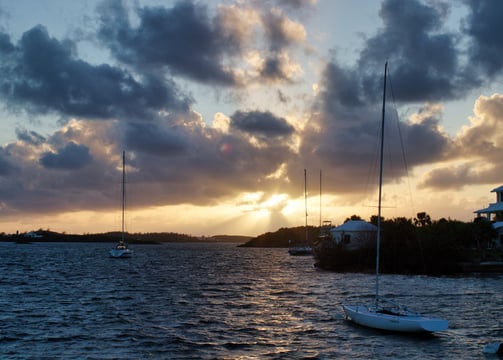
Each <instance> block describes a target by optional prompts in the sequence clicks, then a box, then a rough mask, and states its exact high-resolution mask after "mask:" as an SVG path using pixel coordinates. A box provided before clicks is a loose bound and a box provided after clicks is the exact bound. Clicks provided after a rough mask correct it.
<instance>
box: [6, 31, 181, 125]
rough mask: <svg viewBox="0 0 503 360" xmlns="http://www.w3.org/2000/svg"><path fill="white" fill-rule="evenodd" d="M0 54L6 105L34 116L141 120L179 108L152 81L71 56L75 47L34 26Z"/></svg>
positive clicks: (166, 89) (166, 88) (164, 87)
mask: <svg viewBox="0 0 503 360" xmlns="http://www.w3.org/2000/svg"><path fill="white" fill-rule="evenodd" d="M2 49H7V51H3V52H1V53H0V71H1V72H2V77H1V78H0V91H1V93H2V95H3V97H4V98H5V99H6V100H7V101H8V103H9V104H10V105H13V106H17V107H20V108H21V107H22V108H24V109H27V110H28V111H31V112H34V113H47V112H51V111H55V112H59V113H61V114H63V115H67V116H82V117H88V118H110V117H120V116H124V117H147V116H152V113H153V111H155V110H157V109H159V108H172V109H173V108H175V109H180V108H182V109H185V108H186V107H187V105H186V103H185V102H183V101H180V100H179V98H178V96H177V93H176V89H175V88H174V86H172V85H173V84H170V83H169V82H168V83H167V84H166V83H163V82H161V81H160V80H159V79H156V78H154V77H149V78H144V79H142V81H141V82H140V81H138V80H135V79H134V78H133V77H132V76H131V75H130V74H128V73H127V72H125V71H124V70H121V69H119V68H115V67H112V66H110V65H99V66H93V65H90V64H88V63H86V62H84V61H82V60H79V59H77V58H76V56H75V44H74V43H72V42H71V41H58V40H57V39H54V38H51V37H50V36H49V34H48V33H47V30H46V29H45V28H44V27H42V26H37V27H34V28H32V29H31V30H29V31H27V32H25V33H24V34H23V36H22V38H21V40H20V41H19V44H18V45H17V46H15V47H14V45H12V46H10V47H9V46H7V47H2Z"/></svg>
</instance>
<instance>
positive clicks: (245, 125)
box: [231, 111, 294, 137]
mask: <svg viewBox="0 0 503 360" xmlns="http://www.w3.org/2000/svg"><path fill="white" fill-rule="evenodd" d="M231 119H232V122H231V126H232V127H236V128H237V129H240V130H243V131H246V132H249V133H251V134H257V135H260V136H264V137H266V136H283V135H291V134H292V133H293V132H294V128H293V126H292V125H290V124H288V123H287V122H286V120H285V119H282V118H278V117H276V116H274V115H273V114H272V113H270V112H269V111H266V112H260V111H250V112H243V111H238V112H236V113H235V114H234V115H232V116H231Z"/></svg>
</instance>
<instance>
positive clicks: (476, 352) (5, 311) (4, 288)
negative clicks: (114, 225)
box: [0, 243, 503, 359]
mask: <svg viewBox="0 0 503 360" xmlns="http://www.w3.org/2000/svg"><path fill="white" fill-rule="evenodd" d="M111 246H112V244H98V243H71V244H62V243H33V244H15V243H0V251H1V256H0V286H1V292H0V358H1V359H298V358H308V359H309V358H311V359H339V358H341V359H344V358H360V359H389V358H393V359H486V358H487V357H486V355H484V354H483V353H482V349H483V347H484V345H486V344H488V343H491V342H501V341H503V275H500V274H492V275H470V276H456V277H452V276H449V277H427V276H402V275H382V276H381V281H380V290H381V293H382V294H383V295H384V296H386V297H388V298H390V299H392V300H394V301H397V302H400V303H403V304H406V305H407V306H409V307H411V308H413V309H414V310H418V311H420V312H423V313H425V314H429V315H433V316H436V317H442V318H445V319H447V320H449V329H448V330H447V331H445V332H442V333H439V334H437V335H434V336H404V335H397V334H391V333H383V332H379V331H375V330H371V329H366V328H362V327H359V326H356V325H353V324H352V323H351V322H348V321H347V320H345V319H344V317H343V313H342V308H341V304H342V303H344V302H346V301H348V302H352V303H355V302H357V303H366V302H369V301H372V297H373V295H372V294H373V291H374V286H375V285H374V282H375V278H374V276H373V275H369V274H341V273H333V272H327V271H320V270H316V269H315V268H314V266H313V263H314V261H313V259H312V257H310V256H305V257H294V256H289V255H288V252H287V249H256V248H240V247H237V244H199V243H166V244H162V245H136V246H134V245H133V246H132V249H133V251H134V254H133V257H132V258H131V259H111V258H109V257H108V250H109V248H110V247H111Z"/></svg>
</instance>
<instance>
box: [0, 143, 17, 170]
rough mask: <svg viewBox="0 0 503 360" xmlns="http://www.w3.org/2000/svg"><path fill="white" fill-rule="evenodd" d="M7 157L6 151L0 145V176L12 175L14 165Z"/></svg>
mask: <svg viewBox="0 0 503 360" xmlns="http://www.w3.org/2000/svg"><path fill="white" fill-rule="evenodd" d="M9 158H10V157H9V154H8V153H7V151H6V150H5V149H4V148H2V147H0V176H6V175H12V170H14V166H13V165H12V164H11V161H10V160H9Z"/></svg>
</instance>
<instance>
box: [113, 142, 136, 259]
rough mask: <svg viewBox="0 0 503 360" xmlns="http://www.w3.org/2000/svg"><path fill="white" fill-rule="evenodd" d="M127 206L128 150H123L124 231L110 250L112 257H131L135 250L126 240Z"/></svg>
mask: <svg viewBox="0 0 503 360" xmlns="http://www.w3.org/2000/svg"><path fill="white" fill-rule="evenodd" d="M125 207H126V152H125V151H123V152H122V231H121V239H120V241H119V242H118V243H117V245H116V246H115V247H114V248H113V249H111V250H110V257H113V258H129V257H131V255H132V254H133V251H132V250H131V249H129V246H128V244H127V243H126V242H125V241H124V237H125V233H124V211H125Z"/></svg>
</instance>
